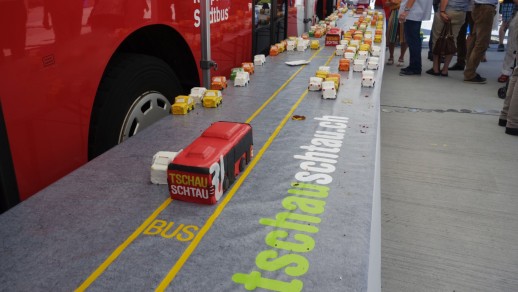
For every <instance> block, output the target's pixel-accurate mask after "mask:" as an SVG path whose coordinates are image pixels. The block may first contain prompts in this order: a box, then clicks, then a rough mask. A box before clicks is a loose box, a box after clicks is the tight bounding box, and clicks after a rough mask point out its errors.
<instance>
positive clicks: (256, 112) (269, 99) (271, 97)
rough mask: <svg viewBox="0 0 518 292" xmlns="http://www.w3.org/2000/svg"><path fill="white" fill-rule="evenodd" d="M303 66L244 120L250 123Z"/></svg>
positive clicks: (314, 55)
mask: <svg viewBox="0 0 518 292" xmlns="http://www.w3.org/2000/svg"><path fill="white" fill-rule="evenodd" d="M323 48H324V47H321V48H320V49H319V50H317V51H316V52H315V53H314V54H313V55H312V56H311V58H309V61H311V60H313V58H315V57H316V56H317V54H318V53H320V51H322V49H323ZM304 67H306V65H303V66H301V67H300V68H299V70H297V71H296V72H295V73H293V75H291V77H290V78H288V80H286V82H284V84H282V85H281V87H279V88H278V89H277V90H276V91H275V92H274V93H273V94H272V95H271V96H270V98H268V99H267V100H266V101H265V102H264V103H263V104H262V105H261V106H260V107H259V108H258V109H257V110H256V111H255V112H254V113H253V114H252V115H251V116H250V117H249V118H248V120H246V123H250V122H252V120H253V119H255V117H256V116H258V115H259V114H260V113H261V112H262V111H263V110H264V108H265V107H266V106H267V105H268V104H269V103H270V102H271V101H272V100H273V99H274V98H275V97H276V96H277V95H278V94H279V92H281V91H282V90H283V89H284V88H285V87H286V86H288V83H290V82H291V80H293V79H294V78H295V76H297V75H298V74H299V73H300V71H302V69H304Z"/></svg>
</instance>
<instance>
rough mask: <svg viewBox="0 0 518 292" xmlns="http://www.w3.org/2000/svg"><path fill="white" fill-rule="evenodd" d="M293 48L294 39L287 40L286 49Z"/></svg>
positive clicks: (292, 49) (290, 49)
mask: <svg viewBox="0 0 518 292" xmlns="http://www.w3.org/2000/svg"><path fill="white" fill-rule="evenodd" d="M294 50H295V41H288V42H287V45H286V51H294Z"/></svg>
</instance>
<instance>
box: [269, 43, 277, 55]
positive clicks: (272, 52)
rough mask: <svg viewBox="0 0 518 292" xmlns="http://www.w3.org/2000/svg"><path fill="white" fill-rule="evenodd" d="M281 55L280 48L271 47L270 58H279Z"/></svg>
mask: <svg viewBox="0 0 518 292" xmlns="http://www.w3.org/2000/svg"><path fill="white" fill-rule="evenodd" d="M278 54H279V48H278V47H277V46H276V45H273V46H271V47H270V56H277V55H278Z"/></svg>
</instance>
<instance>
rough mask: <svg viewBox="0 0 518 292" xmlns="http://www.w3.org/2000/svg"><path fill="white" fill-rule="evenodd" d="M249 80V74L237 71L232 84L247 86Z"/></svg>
mask: <svg viewBox="0 0 518 292" xmlns="http://www.w3.org/2000/svg"><path fill="white" fill-rule="evenodd" d="M248 82H250V74H249V73H248V72H237V75H236V79H235V80H234V86H247V85H248Z"/></svg>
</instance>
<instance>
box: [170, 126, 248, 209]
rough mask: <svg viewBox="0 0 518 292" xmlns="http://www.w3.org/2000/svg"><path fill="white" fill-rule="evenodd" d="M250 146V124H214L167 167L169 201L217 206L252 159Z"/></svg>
mask: <svg viewBox="0 0 518 292" xmlns="http://www.w3.org/2000/svg"><path fill="white" fill-rule="evenodd" d="M252 145H253V139H252V126H250V125H249V124H245V123H235V122H215V123H213V124H212V125H211V126H210V127H209V128H207V129H206V130H205V131H204V132H203V133H202V134H201V136H200V137H198V138H197V139H196V140H194V141H193V142H192V143H191V144H190V145H189V146H187V147H186V148H185V149H184V150H183V151H181V152H180V153H178V155H176V157H175V158H174V159H173V161H172V162H171V163H169V166H168V169H167V184H168V186H169V194H170V195H171V198H172V199H174V200H181V201H188V202H194V203H201V204H216V202H217V201H218V200H219V198H220V197H221V196H222V195H223V193H224V192H225V191H226V190H227V189H228V188H229V186H230V185H231V184H232V183H233V182H234V181H235V179H236V176H238V175H239V174H240V173H241V172H242V171H243V170H244V168H245V165H246V164H248V163H249V162H250V160H251V159H252V155H253V148H252Z"/></svg>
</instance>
